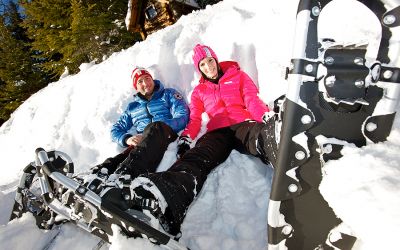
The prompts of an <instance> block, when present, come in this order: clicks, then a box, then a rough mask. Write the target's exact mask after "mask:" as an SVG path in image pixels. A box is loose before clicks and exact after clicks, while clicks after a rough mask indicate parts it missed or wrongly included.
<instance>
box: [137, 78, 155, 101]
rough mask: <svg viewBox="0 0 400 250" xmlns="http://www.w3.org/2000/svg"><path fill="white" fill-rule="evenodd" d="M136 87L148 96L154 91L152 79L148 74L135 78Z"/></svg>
mask: <svg viewBox="0 0 400 250" xmlns="http://www.w3.org/2000/svg"><path fill="white" fill-rule="evenodd" d="M136 88H137V91H138V92H139V93H140V94H142V95H143V96H145V97H150V96H151V95H152V94H153V91H154V81H153V79H152V78H151V77H150V76H149V75H143V76H141V77H139V79H138V80H137V85H136Z"/></svg>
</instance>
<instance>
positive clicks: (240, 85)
mask: <svg viewBox="0 0 400 250" xmlns="http://www.w3.org/2000/svg"><path fill="white" fill-rule="evenodd" d="M193 52H194V53H193V61H194V65H195V67H196V69H197V71H198V72H199V73H200V74H201V78H200V82H199V84H198V85H197V86H196V87H195V89H194V90H193V93H192V96H191V103H190V121H189V123H188V125H187V127H186V128H185V130H184V131H183V133H182V134H181V136H180V139H179V142H178V156H179V157H180V158H179V160H178V161H176V162H175V163H174V164H173V165H172V166H171V168H170V169H168V170H167V171H165V172H160V173H150V174H147V175H144V176H141V177H139V178H137V179H136V180H134V181H133V183H137V187H136V188H134V189H133V192H134V193H135V195H134V196H135V197H139V198H140V199H145V200H153V201H154V200H155V201H156V202H148V201H145V202H143V201H140V202H136V203H139V204H153V205H154V204H156V206H159V207H150V208H146V207H141V209H147V210H149V211H150V212H152V211H153V215H154V216H155V217H157V218H158V219H159V221H160V222H161V224H162V225H163V227H164V229H165V230H166V231H168V233H170V234H177V233H178V232H179V230H180V225H181V223H182V221H183V219H184V216H185V214H186V210H187V208H188V207H189V205H190V204H191V202H192V201H193V199H194V198H195V196H196V195H197V194H198V193H199V192H200V190H201V188H202V186H203V184H204V182H205V180H206V179H207V175H208V174H209V173H210V172H211V171H212V170H213V169H214V168H215V167H217V166H218V165H219V164H221V163H222V162H224V161H225V160H226V159H227V158H228V156H229V154H230V153H231V151H232V150H233V149H236V150H238V151H239V152H242V153H246V154H251V155H254V156H257V157H259V158H261V159H262V160H263V161H264V162H266V163H267V162H272V163H273V162H274V161H275V159H274V158H275V157H274V154H273V152H274V149H276V143H275V140H274V129H273V124H274V121H273V119H269V120H267V119H265V118H266V114H267V113H268V111H269V109H268V106H267V105H265V104H264V103H263V102H262V101H261V100H260V98H259V97H258V89H257V87H256V85H255V84H254V83H253V81H252V80H251V79H250V77H249V76H248V75H247V74H246V73H244V72H243V71H241V70H240V67H239V65H238V64H237V63H236V62H218V58H217V56H216V54H215V53H214V51H213V50H212V49H211V48H210V47H208V46H205V45H196V47H195V48H194V50H193ZM203 113H206V114H207V115H208V117H209V121H208V124H207V133H205V134H204V135H203V136H201V137H200V138H199V139H198V140H197V142H196V145H195V146H194V147H193V148H191V149H190V143H191V141H192V140H193V139H195V138H196V137H197V136H198V134H199V131H200V128H201V124H202V119H201V117H202V114H203ZM263 120H265V121H267V122H266V123H263V122H262V121H263ZM134 186H135V184H134V185H133V187H134ZM155 211H158V212H155Z"/></svg>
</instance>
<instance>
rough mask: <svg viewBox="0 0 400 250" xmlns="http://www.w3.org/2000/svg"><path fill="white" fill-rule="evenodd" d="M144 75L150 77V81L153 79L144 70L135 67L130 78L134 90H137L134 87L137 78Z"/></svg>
mask: <svg viewBox="0 0 400 250" xmlns="http://www.w3.org/2000/svg"><path fill="white" fill-rule="evenodd" d="M144 75H148V76H150V77H151V79H153V76H152V75H151V74H150V73H149V71H147V70H146V69H145V68H142V67H136V68H135V69H134V70H133V71H132V75H131V78H132V84H133V87H134V88H135V89H137V88H136V86H137V81H138V79H139V77H141V76H144Z"/></svg>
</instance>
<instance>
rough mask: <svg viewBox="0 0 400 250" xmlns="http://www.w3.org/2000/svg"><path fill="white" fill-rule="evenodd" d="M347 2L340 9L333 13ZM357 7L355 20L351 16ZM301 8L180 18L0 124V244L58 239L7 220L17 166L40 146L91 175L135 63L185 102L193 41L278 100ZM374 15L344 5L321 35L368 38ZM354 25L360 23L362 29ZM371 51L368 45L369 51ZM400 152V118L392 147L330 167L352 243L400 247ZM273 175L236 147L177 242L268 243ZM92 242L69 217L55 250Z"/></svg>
mask: <svg viewBox="0 0 400 250" xmlns="http://www.w3.org/2000/svg"><path fill="white" fill-rule="evenodd" d="M344 2H346V5H345V6H344V8H342V9H340V10H339V11H340V12H339V14H338V12H336V13H333V11H336V10H338V8H339V7H340V6H341V5H342V7H343V3H344ZM328 8H330V9H331V11H332V12H331V13H329V11H328ZM355 8H357V15H354V13H352V11H353V10H354V9H355ZM296 10H297V1H287V0H286V1H264V0H248V1H240V0H224V1H223V2H220V3H219V4H216V5H213V6H208V7H207V8H206V9H205V10H202V11H196V12H193V13H192V14H190V15H188V16H184V17H182V18H181V19H180V20H179V21H178V22H177V23H176V24H175V25H173V26H170V27H167V28H165V29H163V30H161V31H159V32H157V33H155V34H152V35H150V36H149V37H148V38H147V39H146V41H144V42H140V43H137V44H135V45H134V46H132V47H131V48H129V49H127V50H125V51H121V52H119V53H114V54H113V55H112V56H111V57H110V58H108V59H107V60H106V61H104V62H103V63H101V64H97V65H96V64H93V63H88V64H85V65H82V67H80V69H81V72H80V73H79V74H76V75H68V74H67V73H66V74H65V75H64V76H63V78H62V79H60V80H59V81H58V82H54V83H52V84H50V85H49V86H48V87H46V88H45V89H43V90H41V91H39V92H38V93H36V94H35V95H33V96H32V97H31V98H29V99H28V100H27V101H26V102H25V103H24V104H23V105H22V106H21V107H19V108H18V110H16V111H15V112H14V113H13V115H12V117H11V119H10V120H9V121H7V122H6V123H5V124H3V126H2V127H1V128H0V152H1V160H2V174H1V175H0V242H1V248H2V249H27V248H28V249H42V247H43V244H44V243H43V242H45V241H47V240H49V239H50V238H51V236H52V234H54V232H53V231H43V230H39V229H37V227H36V226H35V222H34V218H33V217H32V216H31V215H30V214H26V215H24V216H23V217H22V218H20V219H18V220H14V221H12V222H8V218H9V215H10V211H11V207H12V204H13V202H12V200H13V197H14V195H15V192H14V189H15V186H16V185H17V183H18V180H19V178H20V176H21V170H22V169H23V168H24V167H25V166H26V165H27V164H28V163H29V162H31V161H33V159H34V151H35V149H36V148H37V147H43V148H44V149H46V150H51V149H57V150H60V151H63V152H65V153H67V154H68V155H69V156H70V157H71V158H72V159H73V160H74V163H75V168H76V172H85V171H87V170H88V169H89V168H90V166H93V165H95V164H98V163H100V162H102V161H103V160H104V159H106V158H107V157H109V156H113V155H115V154H117V153H118V152H120V151H121V150H122V149H121V148H119V147H118V146H117V145H116V143H114V142H112V141H111V139H110V135H109V130H110V127H111V126H112V124H113V123H114V122H115V121H116V120H117V119H118V117H119V115H120V114H121V113H122V111H123V110H124V108H125V107H126V105H127V104H128V103H129V102H130V101H131V97H132V94H133V89H132V86H131V83H130V82H131V81H130V73H131V70H132V69H133V67H134V66H136V65H138V66H143V67H146V68H149V70H150V71H151V72H152V73H153V74H154V76H155V77H156V78H158V79H160V80H161V81H162V82H163V83H164V84H165V85H166V86H168V87H174V88H177V89H178V90H179V91H180V92H181V93H183V94H184V96H185V97H186V98H187V100H189V99H190V94H191V91H192V89H193V87H194V86H195V85H196V84H197V81H198V76H197V73H196V71H195V70H194V68H193V65H192V60H191V50H192V48H193V47H194V45H196V43H204V44H207V45H209V46H211V47H212V48H213V49H214V50H215V51H216V53H217V55H218V57H219V59H220V60H236V61H238V62H239V63H240V65H241V67H242V69H243V70H244V71H245V72H247V73H248V74H249V75H250V76H251V77H252V78H253V79H254V80H255V82H256V83H257V84H258V86H259V88H260V97H261V98H262V99H263V100H264V101H265V102H266V103H269V104H271V103H272V102H273V100H274V99H275V98H277V97H279V96H280V95H281V94H283V93H285V92H286V87H287V84H286V81H285V80H284V71H285V67H286V66H288V64H289V61H290V58H291V48H292V47H293V46H292V40H293V39H292V37H293V36H294V27H295V16H296ZM324 12H326V13H324ZM332 13H333V14H332ZM338 15H340V18H337V16H338ZM367 17H368V15H367V14H366V12H365V11H364V9H362V8H360V6H359V4H358V3H354V2H353V1H349V0H341V1H338V3H337V4H336V5H334V4H332V6H329V7H327V9H326V10H325V9H324V10H323V11H322V12H321V17H320V18H321V19H320V23H321V25H323V26H324V28H323V29H321V30H320V31H321V37H334V38H335V39H336V40H337V41H343V42H344V43H348V42H351V41H353V40H354V39H356V40H359V41H363V42H365V41H366V40H367V41H368V40H370V41H371V43H372V42H373V40H371V38H374V37H377V36H378V35H379V32H375V33H374V29H375V28H374V27H377V25H376V22H377V20H372V24H371V25H370V23H371V22H369V21H367V22H366V21H365V20H366V18H367ZM348 18H352V19H351V21H349V19H348ZM350 23H355V24H356V29H354V28H352V26H351V25H349V24H350ZM366 23H368V25H365V24H366ZM335 24H336V26H335ZM372 47H373V46H372ZM374 53H376V52H374V50H373V48H372V49H369V51H368V54H369V55H370V57H371V58H373V55H374ZM66 72H67V71H66ZM397 110H398V107H397ZM399 150H400V121H399V119H396V120H395V124H394V129H393V131H392V133H391V135H390V136H389V138H388V141H387V142H384V143H378V144H371V145H367V146H365V147H363V148H360V149H359V148H355V147H352V146H351V145H348V146H345V148H344V150H343V153H344V155H345V156H344V157H343V158H342V159H340V160H337V161H331V162H329V163H328V164H327V165H326V166H325V167H324V174H325V177H324V179H323V182H322V184H321V187H320V189H321V192H322V194H323V195H324V197H325V198H326V200H327V201H328V202H329V204H330V206H331V207H332V208H333V209H334V211H335V212H336V214H337V215H338V216H340V217H341V218H342V219H343V220H344V222H345V223H346V225H347V226H348V227H349V228H350V230H351V231H352V232H353V233H354V234H355V235H356V236H357V237H358V238H359V241H358V242H357V245H356V249H362V250H365V249H367V250H368V249H393V248H394V247H395V246H396V245H397V241H396V236H397V235H398V234H399V232H400V230H399V228H400V214H399V212H398V207H400V198H399V196H398V190H399V188H400V173H399V171H400V167H399V162H400V159H399V158H400V156H399V154H398V152H399ZM175 153H176V144H175V143H172V144H171V145H170V146H169V148H168V151H167V152H166V154H165V157H164V159H163V161H162V162H161V164H160V166H159V171H162V170H165V169H167V168H168V167H169V166H170V165H171V164H172V163H173V162H174V161H175V159H176V158H175ZM272 174H273V171H272V169H271V168H270V167H268V166H265V165H264V164H263V163H262V162H261V161H260V160H259V159H256V158H254V157H251V156H246V155H242V154H239V153H238V152H236V151H234V152H232V154H231V156H230V157H229V158H228V159H227V161H226V162H224V163H222V164H221V165H220V166H219V167H218V168H216V169H215V170H214V171H213V172H212V173H211V174H210V175H209V178H208V179H207V181H206V183H205V186H204V187H203V190H202V191H201V192H200V193H199V196H198V198H197V199H196V200H195V202H194V203H193V204H192V205H191V206H190V208H189V210H188V214H187V216H186V219H185V221H184V223H183V225H182V233H183V235H182V238H181V240H180V241H181V242H182V243H183V244H186V245H187V246H188V247H190V249H194V250H196V249H266V244H267V210H268V197H269V192H270V186H271V178H272ZM21 239H23V240H21ZM97 241H98V239H97V238H96V237H94V236H92V235H90V234H89V233H86V232H84V231H83V230H81V229H77V227H75V226H73V225H68V224H67V225H64V226H62V227H61V233H60V235H59V236H58V237H57V238H56V240H55V241H54V242H53V247H52V249H61V250H63V249H65V250H66V249H69V248H70V247H71V246H72V245H73V246H74V249H90V248H91V246H93V245H96V243H97ZM112 243H113V244H112V245H111V246H106V247H109V248H110V249H159V247H157V246H153V245H152V244H150V243H149V242H148V241H146V240H143V239H127V238H126V237H124V236H122V235H121V234H115V235H114V237H113V239H112Z"/></svg>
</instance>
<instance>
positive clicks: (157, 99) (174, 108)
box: [111, 80, 189, 147]
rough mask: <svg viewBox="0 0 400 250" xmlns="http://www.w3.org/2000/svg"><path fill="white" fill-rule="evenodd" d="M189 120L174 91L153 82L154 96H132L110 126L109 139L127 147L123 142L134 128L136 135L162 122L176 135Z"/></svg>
mask: <svg viewBox="0 0 400 250" xmlns="http://www.w3.org/2000/svg"><path fill="white" fill-rule="evenodd" d="M188 120H189V107H188V105H187V104H186V102H185V100H184V99H183V97H182V95H181V94H179V92H177V91H176V90H175V89H172V88H164V86H163V84H162V83H161V82H160V81H159V80H154V94H153V96H152V97H151V99H150V100H146V99H145V98H142V97H141V96H140V95H139V94H136V95H134V97H133V102H131V103H129V105H128V107H127V108H126V110H125V111H124V113H123V114H122V115H121V117H120V118H119V119H118V121H117V122H116V123H115V124H114V125H113V126H112V129H111V137H112V139H113V141H115V142H118V144H119V145H121V146H123V147H127V146H128V145H127V144H126V143H125V140H126V139H127V138H128V137H131V136H132V135H131V134H129V133H128V131H129V130H130V129H131V128H132V127H135V128H136V132H137V133H138V134H140V133H142V132H143V130H144V128H145V127H146V126H147V125H149V124H150V123H151V122H156V121H162V122H164V123H166V124H167V125H169V126H170V127H171V128H172V129H173V130H174V131H175V132H176V133H178V132H179V131H181V130H182V129H184V128H185V127H186V124H187V123H188Z"/></svg>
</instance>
